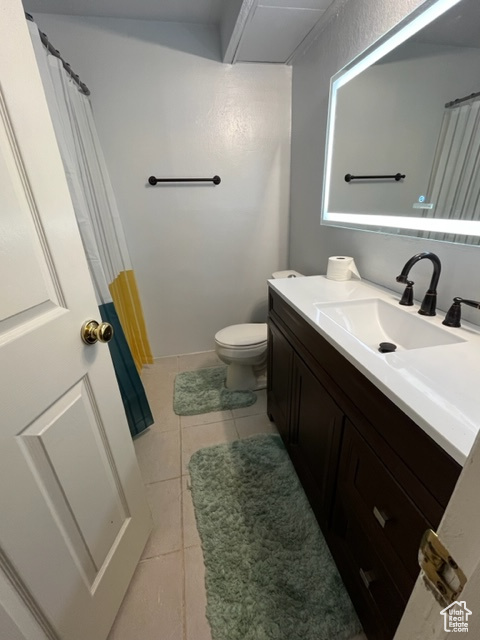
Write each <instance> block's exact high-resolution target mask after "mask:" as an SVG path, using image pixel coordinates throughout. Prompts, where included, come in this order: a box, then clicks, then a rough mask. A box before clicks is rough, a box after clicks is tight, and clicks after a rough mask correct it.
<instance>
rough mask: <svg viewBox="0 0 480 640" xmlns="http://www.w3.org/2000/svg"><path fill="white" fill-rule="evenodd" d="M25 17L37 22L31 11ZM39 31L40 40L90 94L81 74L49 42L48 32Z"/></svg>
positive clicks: (82, 89) (80, 86)
mask: <svg viewBox="0 0 480 640" xmlns="http://www.w3.org/2000/svg"><path fill="white" fill-rule="evenodd" d="M25 17H26V19H27V20H30V22H35V20H34V19H33V16H32V15H31V14H30V13H27V12H25ZM37 26H38V25H37ZM38 32H39V34H40V40H41V41H42V44H43V46H44V47H45V48H46V49H47V51H48V52H49V53H51V54H52V56H55V57H56V58H58V59H59V60H60V62H61V63H62V65H63V68H64V69H65V71H66V72H67V73H68V75H69V76H71V78H72V80H73V81H74V82H75V84H77V85H78V87H79V89H80V91H81V92H82V93H84V94H85V95H86V96H89V95H90V89H89V88H88V87H87V85H86V84H85V83H84V82H82V81H81V80H80V78H79V76H78V75H77V74H76V73H74V72H73V71H72V68H71V67H70V65H69V64H68V62H65V60H64V59H63V58H62V56H61V55H60V52H59V51H58V50H57V49H55V47H54V46H53V45H52V44H51V43H50V42H49V40H48V37H47V34H46V33H43V31H40V29H39V30H38Z"/></svg>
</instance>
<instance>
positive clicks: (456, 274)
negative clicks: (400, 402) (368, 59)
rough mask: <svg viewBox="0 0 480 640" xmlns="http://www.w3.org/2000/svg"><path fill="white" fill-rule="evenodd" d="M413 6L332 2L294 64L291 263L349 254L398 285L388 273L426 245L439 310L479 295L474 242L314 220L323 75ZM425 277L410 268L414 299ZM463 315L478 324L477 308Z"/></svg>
mask: <svg viewBox="0 0 480 640" xmlns="http://www.w3.org/2000/svg"><path fill="white" fill-rule="evenodd" d="M420 4H422V3H421V2H419V0H388V1H386V0H337V2H335V3H334V6H333V7H331V9H330V10H328V11H327V13H326V19H327V21H326V26H325V28H324V30H323V31H322V33H321V34H320V35H319V37H318V39H317V40H316V42H315V43H314V44H313V46H312V47H311V48H310V49H309V50H308V51H307V53H306V54H305V55H304V56H302V57H301V58H298V59H297V60H296V61H295V63H294V67H293V95H292V182H291V217H290V267H291V268H293V269H298V270H299V271H302V272H303V273H307V274H314V273H325V271H326V267H327V258H328V256H329V255H336V254H347V255H353V256H354V257H355V260H356V262H357V265H358V267H359V269H360V272H361V273H362V275H363V276H364V277H365V278H367V279H369V280H371V281H373V282H376V283H379V284H382V285H385V286H387V287H390V288H392V289H395V290H397V291H401V290H402V286H401V285H398V284H396V283H395V276H396V275H397V274H398V273H399V271H400V269H401V268H402V266H403V264H404V263H405V262H406V260H407V259H408V258H409V257H410V256H412V255H413V254H415V253H417V252H419V251H424V250H428V251H433V252H435V253H437V255H438V256H439V257H440V259H441V261H442V265H443V270H442V275H441V277H440V284H439V307H440V308H441V309H444V310H446V309H447V308H448V307H449V305H450V302H451V299H452V298H453V297H454V296H465V297H472V298H474V299H479V298H480V250H479V249H478V247H468V246H463V245H453V244H447V243H442V242H435V241H432V240H423V239H417V238H405V237H396V236H390V235H382V234H377V233H368V232H365V231H351V230H348V229H335V228H330V227H323V226H320V208H321V197H322V188H323V167H324V148H325V133H326V123H327V109H328V92H329V83H330V77H331V76H332V75H333V74H335V73H336V72H337V71H338V70H339V69H341V68H342V67H343V66H344V65H345V64H347V63H348V62H349V61H350V60H352V59H353V58H354V57H355V56H356V55H358V54H359V53H361V52H362V51H363V50H364V49H365V48H366V47H368V46H369V45H371V44H372V43H373V42H374V41H375V40H376V39H377V38H379V37H380V36H381V35H382V34H383V33H385V32H386V31H387V30H388V29H390V28H391V27H393V26H394V25H395V24H397V23H398V22H399V21H400V20H401V19H402V18H403V17H405V16H406V15H407V14H408V13H409V12H410V11H412V10H413V9H415V8H416V7H417V6H418V5H420ZM423 262H425V263H426V262H427V261H423ZM430 275H431V265H430V263H429V264H422V263H420V264H418V265H416V266H415V267H414V269H413V270H412V272H411V277H412V279H413V280H414V281H415V283H416V286H415V290H416V297H417V298H420V299H421V298H422V297H423V293H424V291H425V288H426V286H427V284H428V282H429V280H430ZM463 313H464V316H465V318H468V319H470V320H472V321H476V322H477V323H478V322H480V317H479V312H478V311H474V310H472V309H469V310H465V311H464V312H463Z"/></svg>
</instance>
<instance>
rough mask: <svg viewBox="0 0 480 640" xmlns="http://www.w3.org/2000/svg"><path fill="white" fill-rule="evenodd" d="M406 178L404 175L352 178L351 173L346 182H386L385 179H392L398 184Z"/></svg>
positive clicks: (348, 174)
mask: <svg viewBox="0 0 480 640" xmlns="http://www.w3.org/2000/svg"><path fill="white" fill-rule="evenodd" d="M405 177H406V176H405V174H404V173H395V174H394V175H390V176H352V174H351V173H347V175H346V176H345V182H351V181H352V180H384V179H390V180H395V181H396V182H400V180H403V179H404V178H405Z"/></svg>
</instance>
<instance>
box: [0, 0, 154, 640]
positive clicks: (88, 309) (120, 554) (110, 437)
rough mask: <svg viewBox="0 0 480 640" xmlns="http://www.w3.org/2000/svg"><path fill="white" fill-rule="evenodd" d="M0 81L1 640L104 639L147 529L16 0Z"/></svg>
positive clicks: (5, 15)
mask: <svg viewBox="0 0 480 640" xmlns="http://www.w3.org/2000/svg"><path fill="white" fill-rule="evenodd" d="M0 79H1V86H0V91H1V96H0V269H1V273H2V281H1V285H0V287H1V295H0V362H1V366H0V406H1V408H2V410H1V414H0V504H1V508H2V517H1V518H0V587H1V585H2V581H4V582H5V584H8V585H9V588H10V592H11V593H10V595H8V589H7V590H6V593H7V596H5V598H6V599H3V593H2V591H1V590H0V610H1V616H0V637H1V638H3V637H7V636H5V633H7V629H8V627H7V625H10V622H11V621H15V625H16V626H17V628H18V629H19V630H20V633H22V634H23V637H25V638H28V640H30V639H31V640H38V638H39V637H40V636H39V635H38V633H36V632H33V631H32V632H30V631H28V629H29V628H33V627H34V625H33V627H32V625H29V624H27V622H28V620H27V618H28V617H31V619H32V620H34V621H36V624H37V626H38V627H39V628H41V629H42V633H44V634H45V636H46V637H48V638H52V639H56V640H86V639H87V638H88V640H104V639H105V638H106V636H107V634H108V631H109V629H110V626H111V624H112V622H113V620H114V618H115V615H116V612H117V610H118V607H119V605H120V603H121V600H122V598H123V596H124V594H125V591H126V589H127V586H128V583H129V580H130V578H131V576H132V574H133V571H134V569H135V567H136V564H137V561H138V559H139V557H140V554H141V552H142V550H143V547H144V545H145V541H146V539H147V536H148V533H149V530H150V526H151V524H150V523H151V521H150V514H149V510H148V507H147V503H146V500H145V495H144V489H143V483H142V480H141V477H140V472H139V470H138V466H137V462H136V458H135V453H134V449H133V444H132V442H131V438H130V434H129V430H128V426H127V423H126V419H125V414H124V410H123V405H122V402H121V399H120V394H119V391H118V386H117V383H116V380H115V377H114V372H113V367H112V363H111V359H110V355H109V351H108V348H107V347H106V346H105V345H101V344H100V345H99V344H96V345H92V346H87V345H85V344H84V343H83V342H82V341H81V339H80V328H81V325H82V324H83V322H84V321H85V320H87V319H90V318H98V316H99V311H98V307H97V304H96V300H95V296H94V292H93V288H92V283H91V279H90V276H89V272H88V267H87V264H86V259H85V254H84V251H83V247H82V243H81V240H80V236H79V233H78V228H77V224H76V220H75V216H74V213H73V209H72V203H71V199H70V195H69V192H68V187H67V184H66V179H65V174H64V171H63V166H62V163H61V159H60V155H59V152H58V148H57V145H56V141H55V136H54V132H53V127H52V124H51V121H50V118H49V114H48V110H47V105H46V101H45V96H44V94H43V89H42V86H41V82H40V78H39V74H38V70H37V67H36V62H35V58H34V54H33V49H32V46H31V43H30V36H29V33H28V29H27V26H26V23H25V18H24V14H23V8H22V6H21V3H20V1H19V0H5V1H4V2H3V3H2V20H1V21H0ZM12 594H13V595H12ZM18 601H20V602H21V603H23V605H22V606H23V607H24V611H23V612H20V613H18V611H19V609H18V606H17V605H18ZM20 609H21V607H20ZM25 611H28V612H29V613H28V615H27V614H26V613H25ZM2 620H3V621H4V623H2ZM9 621H10V622H9ZM19 621H20V622H19ZM30 622H31V621H30ZM23 623H25V624H23ZM4 627H5V628H4ZM12 628H13V627H12ZM15 633H16V632H15Z"/></svg>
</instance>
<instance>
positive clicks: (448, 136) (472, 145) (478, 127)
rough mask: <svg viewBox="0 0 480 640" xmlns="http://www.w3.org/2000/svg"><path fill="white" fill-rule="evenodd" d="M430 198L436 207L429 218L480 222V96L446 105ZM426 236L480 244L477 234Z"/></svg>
mask: <svg viewBox="0 0 480 640" xmlns="http://www.w3.org/2000/svg"><path fill="white" fill-rule="evenodd" d="M427 201H428V202H432V203H433V204H434V205H435V208H434V209H433V210H431V211H429V212H428V213H426V214H425V215H426V217H435V218H450V219H453V220H478V221H480V98H476V99H472V100H469V101H467V102H461V103H460V104H458V105H454V106H451V107H447V108H446V110H445V113H444V116H443V121H442V127H441V130H440V136H439V139H438V143H437V150H436V153H435V159H434V163H433V168H432V173H431V177H430V182H429V187H428V196H427ZM425 235H426V237H432V238H435V239H437V240H446V241H450V242H465V243H468V244H477V245H478V244H480V238H479V237H476V236H464V235H458V234H451V233H444V234H439V233H433V234H425ZM440 236H441V237H440Z"/></svg>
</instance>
